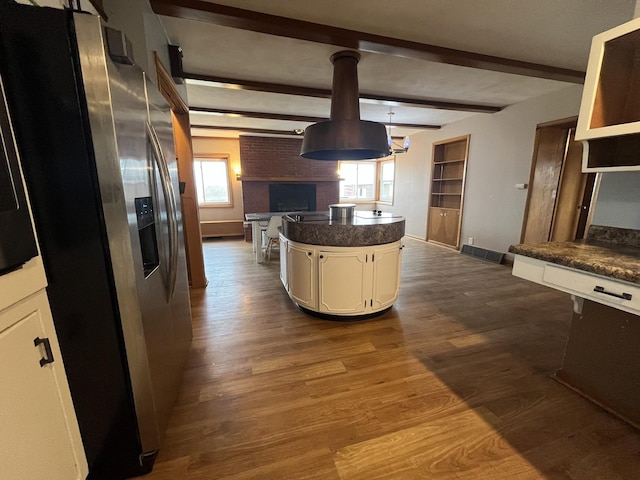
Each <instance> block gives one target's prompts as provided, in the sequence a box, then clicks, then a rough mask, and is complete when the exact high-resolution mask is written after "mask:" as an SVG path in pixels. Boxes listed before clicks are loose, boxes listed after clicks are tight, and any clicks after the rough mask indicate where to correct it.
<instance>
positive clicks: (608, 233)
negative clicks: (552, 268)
mask: <svg viewBox="0 0 640 480" xmlns="http://www.w3.org/2000/svg"><path fill="white" fill-rule="evenodd" d="M639 239H640V231H638V230H626V229H613V228H611V227H600V226H597V225H594V226H592V227H591V228H590V229H589V235H588V240H580V241H575V242H543V243H534V244H520V245H511V247H509V252H511V253H515V254H517V255H524V256H526V257H531V258H535V259H538V260H543V261H546V262H549V263H555V264H557V265H562V266H565V267H570V268H575V269H577V270H583V271H585V272H590V273H595V274H597V275H602V276H605V277H611V278H614V279H618V280H624V281H626V282H631V283H637V284H640V242H639Z"/></svg>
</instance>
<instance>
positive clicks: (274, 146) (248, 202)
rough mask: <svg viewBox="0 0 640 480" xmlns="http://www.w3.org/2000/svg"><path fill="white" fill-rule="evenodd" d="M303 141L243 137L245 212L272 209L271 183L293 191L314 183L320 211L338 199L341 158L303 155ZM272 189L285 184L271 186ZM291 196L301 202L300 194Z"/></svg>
mask: <svg viewBox="0 0 640 480" xmlns="http://www.w3.org/2000/svg"><path fill="white" fill-rule="evenodd" d="M301 145H302V139H301V138H276V137H252V136H241V137H240V166H241V170H242V173H241V175H242V201H243V205H244V213H255V212H268V211H270V204H269V190H270V185H271V186H273V185H282V186H285V185H286V187H285V188H284V190H286V189H287V188H291V189H292V191H294V190H295V186H296V185H314V186H315V210H318V211H325V210H329V205H330V204H332V203H338V201H339V194H340V193H339V181H338V162H328V161H323V160H308V159H306V158H302V157H301V156H300V146H301ZM271 190H272V191H274V190H280V191H282V190H283V188H275V189H274V188H273V187H271ZM300 190H307V191H308V190H309V189H308V188H302V189H300ZM292 195H294V194H292ZM295 195H296V197H297V196H298V194H295ZM292 200H293V201H292V203H291V204H300V202H299V201H297V198H292ZM309 204H311V203H309Z"/></svg>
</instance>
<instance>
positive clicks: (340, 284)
mask: <svg viewBox="0 0 640 480" xmlns="http://www.w3.org/2000/svg"><path fill="white" fill-rule="evenodd" d="M318 270H319V305H318V306H319V311H320V312H324V313H331V314H336V315H345V314H347V315H348V314H357V313H361V312H364V311H365V310H366V309H367V308H370V305H369V303H370V302H371V253H370V252H369V253H367V251H366V250H365V249H358V250H355V249H354V250H353V251H349V252H331V251H320V253H319V257H318Z"/></svg>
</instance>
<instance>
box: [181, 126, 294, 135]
mask: <svg viewBox="0 0 640 480" xmlns="http://www.w3.org/2000/svg"><path fill="white" fill-rule="evenodd" d="M196 128H201V129H203V130H226V131H229V130H237V131H238V132H246V133H268V134H271V135H293V136H296V137H300V138H302V132H301V133H296V132H295V131H294V130H270V129H268V128H249V127H229V126H223V127H218V126H215V125H191V131H193V130H194V129H196Z"/></svg>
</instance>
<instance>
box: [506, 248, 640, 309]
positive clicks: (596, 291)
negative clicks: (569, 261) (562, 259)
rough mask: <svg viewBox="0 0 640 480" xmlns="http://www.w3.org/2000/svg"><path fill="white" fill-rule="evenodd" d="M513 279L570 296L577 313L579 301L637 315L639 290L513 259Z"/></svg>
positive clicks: (526, 259)
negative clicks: (553, 289)
mask: <svg viewBox="0 0 640 480" xmlns="http://www.w3.org/2000/svg"><path fill="white" fill-rule="evenodd" d="M513 275H515V276H516V277H520V278H524V279H525V280H529V281H532V282H535V283H539V284H541V285H545V286H547V287H551V288H555V289H556V290H560V291H562V292H566V293H569V294H571V295H572V298H573V300H574V311H575V312H576V313H580V312H581V309H582V299H587V300H591V301H593V302H596V303H601V304H603V305H607V306H609V307H613V308H617V309H618V310H623V311H625V312H629V313H633V314H635V315H640V286H638V285H637V284H634V283H629V282H624V281H622V280H616V279H614V278H609V277H603V276H602V275H596V274H593V273H589V272H585V271H583V270H577V269H575V268H569V267H564V266H562V265H557V264H554V263H548V262H545V261H543V260H538V259H536V258H531V257H526V256H524V255H516V256H515V258H514V261H513Z"/></svg>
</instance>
